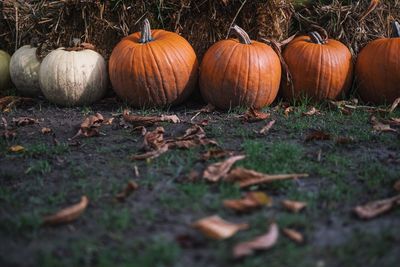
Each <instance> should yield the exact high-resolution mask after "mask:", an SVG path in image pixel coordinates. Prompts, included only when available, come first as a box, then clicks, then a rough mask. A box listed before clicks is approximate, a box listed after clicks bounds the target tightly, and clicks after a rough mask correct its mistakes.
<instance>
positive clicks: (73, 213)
mask: <svg viewBox="0 0 400 267" xmlns="http://www.w3.org/2000/svg"><path fill="white" fill-rule="evenodd" d="M88 204H89V199H88V198H87V196H82V198H81V201H80V202H79V203H77V204H74V205H72V206H70V207H68V208H65V209H62V210H60V211H59V212H57V213H55V214H53V215H50V216H46V217H44V218H43V223H44V224H47V225H57V224H62V223H69V222H72V221H74V220H76V219H77V218H78V217H79V216H80V215H81V214H82V213H83V212H84V211H85V210H86V207H87V205H88Z"/></svg>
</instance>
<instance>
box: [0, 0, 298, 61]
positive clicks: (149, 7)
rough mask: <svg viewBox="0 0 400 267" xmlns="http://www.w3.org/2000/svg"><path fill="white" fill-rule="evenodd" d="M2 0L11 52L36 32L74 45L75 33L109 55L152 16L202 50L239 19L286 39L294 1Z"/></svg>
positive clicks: (49, 42) (48, 40) (4, 43)
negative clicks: (118, 43)
mask: <svg viewBox="0 0 400 267" xmlns="http://www.w3.org/2000/svg"><path fill="white" fill-rule="evenodd" d="M0 3H1V4H2V5H1V6H0V8H1V15H2V16H1V17H0V29H1V33H2V34H1V35H0V38H1V39H0V45H1V47H2V48H5V49H7V50H9V51H10V52H12V51H13V50H15V49H16V48H18V47H20V46H21V45H24V44H28V43H30V42H31V40H32V39H35V38H37V39H38V40H39V41H40V42H41V43H43V44H44V45H45V49H44V50H47V51H49V50H51V49H53V48H56V47H60V46H70V45H71V44H72V41H73V39H74V38H80V39H81V41H82V42H90V43H93V44H94V45H96V47H97V48H98V50H99V51H100V52H101V53H102V54H103V55H105V56H106V57H108V56H109V55H110V53H111V49H112V48H113V47H114V46H115V44H116V43H117V42H118V41H119V40H120V39H121V38H122V37H123V36H126V35H128V34H130V33H133V32H135V31H138V30H139V24H140V23H139V22H140V21H141V19H142V18H144V17H148V18H149V19H150V21H151V22H152V26H153V28H164V29H167V30H170V31H174V32H177V33H179V34H182V36H184V37H185V38H187V39H188V40H189V42H190V43H191V44H192V45H193V46H194V48H195V50H196V51H197V52H198V54H199V55H200V56H201V55H202V54H203V53H204V51H205V50H206V49H207V48H208V47H209V46H210V45H211V44H212V43H214V42H216V41H218V40H220V39H224V38H226V37H227V35H228V30H229V26H230V25H232V24H233V23H237V24H238V25H240V26H241V27H243V28H244V29H245V30H247V31H248V32H249V34H250V35H251V37H252V38H254V39H255V38H260V37H264V38H274V39H278V40H281V39H284V38H285V37H287V35H288V31H289V23H290V18H291V15H292V10H293V8H292V5H291V4H290V1H288V0H251V1H250V0H201V1H198V0H149V1H134V0H130V1H128V0H121V1H99V0H97V1H84V0H33V1H9V0H8V1H7V0H0Z"/></svg>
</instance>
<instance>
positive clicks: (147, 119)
mask: <svg viewBox="0 0 400 267" xmlns="http://www.w3.org/2000/svg"><path fill="white" fill-rule="evenodd" d="M122 117H123V118H124V120H125V121H126V122H128V123H130V124H132V125H133V126H134V127H137V126H150V125H153V124H154V123H157V122H171V123H180V119H179V118H178V116H176V115H161V116H141V115H131V114H129V111H128V110H124V112H123V115H122Z"/></svg>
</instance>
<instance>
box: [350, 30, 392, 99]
mask: <svg viewBox="0 0 400 267" xmlns="http://www.w3.org/2000/svg"><path fill="white" fill-rule="evenodd" d="M356 79H357V82H358V93H359V95H360V96H361V98H362V99H363V100H364V101H366V102H371V103H375V104H383V103H385V102H388V103H392V102H393V101H394V100H395V99H396V98H398V97H400V24H399V23H398V22H394V23H393V38H381V39H378V40H375V41H372V42H370V43H369V44H367V45H366V46H365V47H364V48H363V49H362V50H361V52H360V54H359V56H358V59H357V63H356Z"/></svg>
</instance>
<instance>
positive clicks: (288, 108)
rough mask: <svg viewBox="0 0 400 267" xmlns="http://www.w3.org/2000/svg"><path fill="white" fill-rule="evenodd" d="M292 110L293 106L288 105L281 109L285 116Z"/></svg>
mask: <svg viewBox="0 0 400 267" xmlns="http://www.w3.org/2000/svg"><path fill="white" fill-rule="evenodd" d="M293 111H294V107H292V106H290V107H287V108H285V110H284V111H283V114H285V116H286V117H289V114H290V113H292V112H293Z"/></svg>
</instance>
